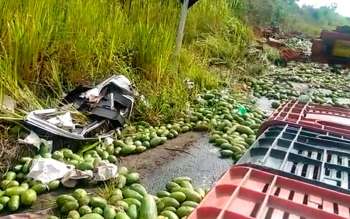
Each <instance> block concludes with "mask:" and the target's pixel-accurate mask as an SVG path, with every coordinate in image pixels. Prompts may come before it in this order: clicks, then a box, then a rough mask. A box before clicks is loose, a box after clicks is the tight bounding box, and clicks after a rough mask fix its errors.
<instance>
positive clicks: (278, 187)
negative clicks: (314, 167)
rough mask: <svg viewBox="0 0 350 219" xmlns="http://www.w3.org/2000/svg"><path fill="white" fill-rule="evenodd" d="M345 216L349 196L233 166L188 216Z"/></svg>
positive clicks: (229, 218)
mask: <svg viewBox="0 0 350 219" xmlns="http://www.w3.org/2000/svg"><path fill="white" fill-rule="evenodd" d="M254 218H259V219H344V218H350V195H347V194H343V193H339V192H336V191H333V190H329V189H324V188H321V187H318V186H314V185H311V184H308V183H304V182H301V181H298V180H293V179H289V178H285V177H282V176H279V175H275V174H272V173H269V172H265V171H262V170H258V169H254V168H250V167H246V166H240V165H239V166H234V167H232V168H231V169H230V170H229V171H228V172H226V174H225V175H224V176H223V177H222V178H221V179H220V180H219V181H218V182H217V183H216V184H215V186H214V188H213V189H212V190H211V191H210V192H209V193H208V194H207V196H206V197H205V198H204V200H203V201H202V202H201V203H200V205H199V206H198V207H197V208H196V209H195V210H194V211H193V212H192V214H191V215H190V216H189V217H188V219H254Z"/></svg>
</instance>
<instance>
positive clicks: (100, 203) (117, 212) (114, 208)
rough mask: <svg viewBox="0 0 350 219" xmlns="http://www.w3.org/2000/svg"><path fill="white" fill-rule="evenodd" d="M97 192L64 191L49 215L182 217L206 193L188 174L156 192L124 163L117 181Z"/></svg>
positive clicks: (73, 218)
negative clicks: (148, 188)
mask: <svg viewBox="0 0 350 219" xmlns="http://www.w3.org/2000/svg"><path fill="white" fill-rule="evenodd" d="M100 191H103V192H100V193H99V194H98V195H97V194H95V193H93V194H89V193H88V192H87V191H86V190H84V189H81V188H79V189H76V190H74V191H73V193H71V194H62V195H60V196H58V197H57V199H56V209H55V211H54V212H55V215H56V216H54V215H52V216H50V217H49V219H57V218H58V217H60V218H68V219H79V218H82V219H103V218H104V219H180V218H181V219H183V218H186V217H187V216H188V215H189V214H190V213H191V212H192V211H193V210H194V208H195V207H196V206H197V205H198V204H199V203H200V201H201V200H202V199H203V197H204V196H205V194H206V191H205V190H203V189H201V188H194V186H193V185H192V183H191V179H190V178H189V177H177V178H174V179H173V180H172V181H171V182H169V183H167V185H166V190H164V191H160V192H158V193H157V196H153V195H151V194H149V193H148V192H147V190H146V189H145V187H144V186H143V185H141V184H140V182H139V176H138V173H136V172H132V171H129V170H128V169H127V168H126V167H121V168H120V169H119V171H118V177H117V179H116V180H115V181H113V182H111V183H110V184H108V185H106V186H105V188H104V189H102V190H100Z"/></svg>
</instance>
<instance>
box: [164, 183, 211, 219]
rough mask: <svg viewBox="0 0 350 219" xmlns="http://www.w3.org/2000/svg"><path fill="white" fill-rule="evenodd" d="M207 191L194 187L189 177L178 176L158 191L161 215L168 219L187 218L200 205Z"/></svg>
mask: <svg viewBox="0 0 350 219" xmlns="http://www.w3.org/2000/svg"><path fill="white" fill-rule="evenodd" d="M206 193H207V191H205V190H204V189H202V188H194V186H193V185H192V183H191V178H189V177H177V178H174V179H173V180H172V181H170V182H168V183H167V184H166V190H164V191H159V192H158V193H157V197H158V199H157V209H158V213H159V215H161V216H163V217H165V218H167V219H180V218H181V219H182V218H186V217H187V216H188V215H190V214H191V213H192V211H193V210H194V209H195V208H196V207H197V206H198V204H199V203H200V202H201V200H202V199H203V198H204V196H205V195H206Z"/></svg>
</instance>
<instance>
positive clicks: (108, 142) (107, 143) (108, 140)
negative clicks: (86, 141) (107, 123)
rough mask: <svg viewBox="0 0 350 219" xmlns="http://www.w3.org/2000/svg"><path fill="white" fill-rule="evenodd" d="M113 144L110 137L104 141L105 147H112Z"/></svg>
mask: <svg viewBox="0 0 350 219" xmlns="http://www.w3.org/2000/svg"><path fill="white" fill-rule="evenodd" d="M113 142H114V139H113V138H111V137H107V138H105V139H104V143H105V144H106V145H112V144H113Z"/></svg>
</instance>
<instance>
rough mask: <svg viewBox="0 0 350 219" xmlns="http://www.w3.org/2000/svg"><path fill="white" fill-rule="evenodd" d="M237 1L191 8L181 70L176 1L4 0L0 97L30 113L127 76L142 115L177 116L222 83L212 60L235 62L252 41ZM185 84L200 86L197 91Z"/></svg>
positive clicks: (219, 0) (0, 22)
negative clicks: (74, 91)
mask: <svg viewBox="0 0 350 219" xmlns="http://www.w3.org/2000/svg"><path fill="white" fill-rule="evenodd" d="M234 2H235V4H232V2H231V1H229V0H217V1H215V2H213V1H210V0H202V1H200V2H198V3H197V4H196V5H195V6H194V7H193V9H191V11H190V14H189V20H188V24H187V27H186V35H185V44H184V50H183V53H182V54H183V56H185V57H186V58H181V62H180V68H179V70H177V68H176V69H174V68H171V67H170V66H171V65H172V53H173V49H174V43H175V37H176V27H177V22H178V14H179V10H180V6H179V4H178V1H176V0H171V1H159V0H147V1H144V0H126V1H118V0H112V1H111V0H74V1H73V0H45V1H38V0H13V1H12V0H11V1H8V0H0V74H1V75H0V79H1V81H0V96H2V95H4V94H6V95H9V96H11V97H12V98H14V99H15V100H16V101H17V103H18V107H19V108H20V109H25V110H27V111H29V110H32V109H37V108H39V107H47V106H52V105H53V106H54V104H55V101H52V99H57V98H59V97H61V95H62V94H63V93H65V92H67V91H69V90H70V89H71V88H73V87H74V86H76V85H79V84H93V83H96V82H98V81H100V80H102V79H104V78H106V77H108V76H110V75H112V74H118V73H120V74H124V75H126V76H127V77H129V78H130V79H131V80H132V81H133V82H134V83H135V85H136V87H137V88H138V89H139V91H140V93H142V94H144V95H145V96H146V100H147V101H148V103H147V104H142V103H140V104H138V108H137V110H136V112H137V117H138V118H142V119H147V120H151V121H153V122H159V121H160V120H166V119H169V118H173V117H174V115H176V114H177V112H178V111H179V110H181V109H182V108H183V107H184V106H185V104H186V103H187V101H189V99H190V98H191V96H192V95H193V93H195V92H197V91H198V90H200V89H203V88H208V87H215V86H217V84H218V83H217V82H218V76H216V75H214V74H211V73H210V72H209V71H208V65H209V60H211V59H212V58H217V57H220V58H224V59H227V60H228V59H229V60H231V61H232V60H234V59H235V58H237V57H238V56H239V55H240V52H241V51H242V50H243V47H244V46H245V45H246V43H247V41H248V40H249V36H248V34H247V32H248V30H247V28H246V27H245V26H244V25H243V24H242V23H241V22H240V21H239V20H238V19H237V18H235V15H234V11H235V10H234V7H237V5H238V3H239V1H238V0H235V1H234ZM216 47H217V48H216ZM214 48H215V49H214ZM185 79H190V80H193V81H195V82H196V86H195V88H194V90H192V91H189V90H188V89H187V87H186V84H185V83H184V82H183V81H184V80H185Z"/></svg>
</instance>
